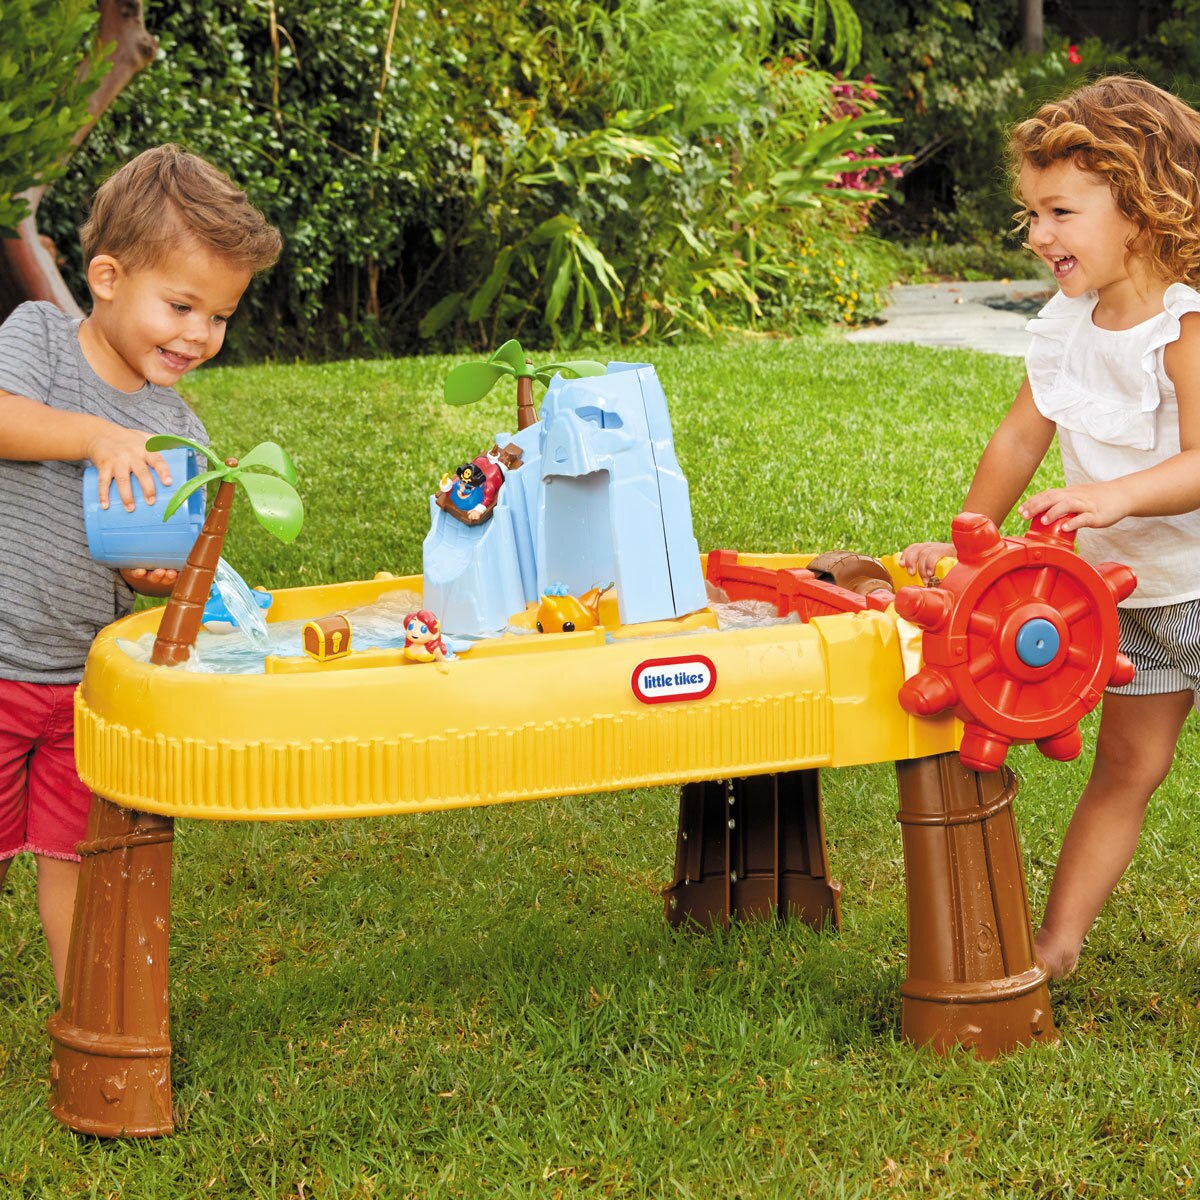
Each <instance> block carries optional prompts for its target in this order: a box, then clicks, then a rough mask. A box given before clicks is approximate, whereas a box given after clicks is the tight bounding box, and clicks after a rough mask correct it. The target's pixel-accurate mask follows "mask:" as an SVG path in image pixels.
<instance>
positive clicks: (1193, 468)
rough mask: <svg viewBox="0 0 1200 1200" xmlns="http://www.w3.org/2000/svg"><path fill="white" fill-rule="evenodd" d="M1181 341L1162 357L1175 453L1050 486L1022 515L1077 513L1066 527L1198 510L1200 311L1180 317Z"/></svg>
mask: <svg viewBox="0 0 1200 1200" xmlns="http://www.w3.org/2000/svg"><path fill="white" fill-rule="evenodd" d="M1179 324H1180V329H1179V339H1178V340H1177V341H1174V342H1172V343H1171V344H1170V345H1169V346H1168V347H1167V349H1166V352H1165V354H1164V355H1163V365H1164V367H1165V368H1166V372H1167V377H1168V378H1169V379H1170V380H1171V382H1172V383H1173V384H1174V385H1175V394H1176V396H1177V398H1178V401H1179V453H1178V454H1173V455H1172V456H1171V457H1170V458H1167V459H1164V460H1163V461H1162V462H1160V463H1156V464H1155V465H1154V466H1153V467H1147V468H1146V470H1144V471H1135V472H1134V473H1133V474H1132V475H1123V476H1122V477H1121V478H1120V479H1113V480H1110V481H1108V482H1106V483H1089V484H1081V485H1080V486H1078V487H1070V488H1052V489H1051V490H1050V491H1047V492H1039V493H1038V494H1037V495H1036V496H1030V498H1029V499H1028V500H1027V501H1026V502H1025V503H1024V504H1022V505H1021V516H1023V517H1025V518H1026V519H1032V518H1033V517H1035V516H1038V515H1039V514H1040V515H1041V518H1042V521H1043V522H1045V523H1046V524H1049V523H1050V522H1051V521H1054V520H1057V519H1058V518H1059V517H1061V516H1062V515H1063V514H1064V513H1075V516H1074V517H1072V518H1071V520H1069V521H1067V522H1065V523H1064V525H1063V528H1064V529H1082V528H1084V527H1085V526H1089V527H1093V528H1097V529H1103V528H1105V527H1106V526H1108V525H1115V524H1116V523H1117V522H1118V521H1120V520H1122V519H1123V518H1124V517H1167V516H1173V515H1175V514H1176V513H1185V512H1191V511H1192V510H1193V509H1195V508H1200V313H1185V314H1184V316H1183V317H1181V318H1180V322H1179Z"/></svg>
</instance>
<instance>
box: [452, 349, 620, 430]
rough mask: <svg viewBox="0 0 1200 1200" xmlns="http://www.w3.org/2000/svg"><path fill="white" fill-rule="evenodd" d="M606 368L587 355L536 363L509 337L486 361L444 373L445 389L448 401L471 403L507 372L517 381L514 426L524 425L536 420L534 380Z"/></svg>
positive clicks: (545, 381) (545, 380)
mask: <svg viewBox="0 0 1200 1200" xmlns="http://www.w3.org/2000/svg"><path fill="white" fill-rule="evenodd" d="M607 370H608V368H607V367H605V365H604V364H603V363H598V362H593V361H592V360H591V359H590V358H577V359H573V360H572V361H570V362H560V363H549V364H547V365H546V366H544V367H535V366H534V365H533V362H532V360H530V359H528V358H526V357H525V351H524V350H522V349H521V343H520V342H518V341H517V339H516V338H510V339H509V340H508V341H507V342H505V343H504V345H503V346H501V347H500V349H499V350H497V351H496V352H495V353H494V354H493V355H492V356H491V358H489V359H488V360H487V361H486V362H469V363H461V364H460V365H459V366H457V367H455V368H454V370H452V371H451V372H450V374H449V375H447V376H446V382H445V385H444V386H445V392H446V403H447V404H474V403H475V402H476V401H477V400H482V399H483V398H484V396H486V395H487V394H488V392H490V391H491V390H492V388H493V387H494V386H495V385H496V382H497V380H500V379H503V378H504V377H505V376H506V375H508V376H511V377H512V378H515V379H516V381H517V429H518V430H520V429H527V428H528V427H529V426H530V425H533V424H534V423H535V422H536V421H537V419H538V418H537V412H536V411H535V410H534V407H533V381H534V380H535V379H536V380H537V381H538V382H539V383H541V384H543V385H545V386H547V387H548V386H549V384H550V380H551V379H553V378H554V373H555V371H562V372H563V374H565V375H567V376H568V377H571V378H578V377H580V376H584V375H604V374H605V373H606V372H607Z"/></svg>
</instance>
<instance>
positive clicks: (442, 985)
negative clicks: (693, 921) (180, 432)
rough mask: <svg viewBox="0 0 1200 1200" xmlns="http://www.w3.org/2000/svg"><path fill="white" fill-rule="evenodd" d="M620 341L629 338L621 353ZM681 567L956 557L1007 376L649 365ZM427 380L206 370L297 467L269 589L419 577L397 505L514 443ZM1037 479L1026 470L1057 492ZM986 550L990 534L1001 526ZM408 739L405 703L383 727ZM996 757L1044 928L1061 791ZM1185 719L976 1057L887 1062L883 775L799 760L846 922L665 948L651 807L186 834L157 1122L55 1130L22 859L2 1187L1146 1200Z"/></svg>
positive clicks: (0, 1141) (1181, 1016)
mask: <svg viewBox="0 0 1200 1200" xmlns="http://www.w3.org/2000/svg"><path fill="white" fill-rule="evenodd" d="M624 356H625V357H628V356H629V355H628V353H626V354H625V355H624ZM650 357H651V358H652V361H653V362H654V363H655V365H656V366H657V368H658V371H659V374H660V377H661V379H662V382H663V386H664V387H665V389H666V392H667V396H668V400H669V402H670V405H671V412H672V418H673V422H674V430H675V440H676V447H677V450H678V454H679V458H680V460H681V462H682V464H683V468H684V470H685V472H686V473H687V476H688V479H689V481H690V485H691V497H692V507H693V515H694V521H695V531H696V536H697V538H698V540H699V542H700V545H701V547H702V548H713V547H732V548H735V549H744V550H763V551H766V550H790V549H793V548H796V549H801V550H809V551H818V550H832V549H850V550H859V551H863V552H867V553H886V552H890V551H894V550H897V549H899V548H900V547H901V546H903V545H904V544H906V543H907V542H909V541H912V540H915V539H917V538H920V537H931V536H942V537H944V536H946V533H947V530H948V527H949V522H950V519H951V517H952V516H953V515H954V513H955V511H956V505H957V503H958V501H959V500H960V499H961V497H962V495H963V493H964V492H965V489H966V486H967V483H968V481H969V478H970V474H971V471H972V469H973V466H974V463H975V461H976V460H977V458H978V455H979V452H980V451H981V449H982V447H983V444H984V442H985V440H986V438H987V435H988V433H989V432H990V430H991V429H992V428H993V427H994V425H995V424H996V422H997V421H998V420H999V418H1000V416H1001V414H1002V413H1003V411H1004V409H1005V407H1006V405H1007V403H1008V400H1009V398H1010V396H1011V394H1012V392H1013V391H1014V389H1015V387H1016V384H1017V383H1018V381H1019V378H1020V370H1021V368H1020V364H1019V363H1016V362H1014V361H1011V360H1004V359H999V358H993V357H989V356H984V355H975V354H970V353H966V352H957V351H935V350H926V349H920V348H916V347H899V346H853V345H846V344H840V343H836V342H831V341H826V340H819V339H813V340H792V341H775V340H763V341H760V342H753V343H736V344H733V345H725V346H716V345H714V346H701V347H694V346H693V347H686V348H679V349H663V350H656V351H653V352H652V353H651V355H650ZM451 361H452V360H449V359H412V360H406V361H399V362H371V363H345V364H339V365H332V366H312V367H307V366H294V367H256V368H243V369H229V370H211V371H206V372H204V373H203V374H202V375H201V376H199V377H197V378H196V379H195V381H194V383H193V384H192V385H191V394H192V396H193V397H194V399H195V401H196V404H197V408H198V409H199V411H200V413H201V415H202V416H203V418H204V420H205V421H206V423H207V424H208V428H209V431H210V433H211V435H212V437H213V440H214V441H215V443H216V444H217V446H218V447H219V448H221V449H222V450H224V451H225V452H226V453H230V452H233V453H244V452H245V451H246V450H247V449H249V447H250V446H251V445H252V444H253V443H254V442H256V441H258V440H261V439H263V438H268V437H270V438H275V439H277V440H279V441H280V442H282V443H283V444H284V445H285V446H287V447H288V448H289V449H290V450H291V451H292V452H293V454H294V455H295V458H296V461H297V464H298V466H299V469H300V472H301V476H302V482H301V490H302V492H303V494H304V496H305V499H306V503H307V506H308V511H309V518H308V524H307V526H306V528H305V531H304V533H303V534H302V535H301V537H300V539H299V540H298V541H297V543H296V544H295V545H294V546H292V547H281V546H279V545H278V544H277V543H274V542H272V541H271V539H270V538H269V537H268V536H267V535H266V534H265V532H263V531H262V530H260V529H259V528H258V527H257V525H256V523H255V522H254V520H253V518H252V517H251V516H250V513H249V510H248V508H247V507H246V506H245V502H244V500H238V501H237V503H236V509H235V514H234V522H235V528H234V531H233V532H232V534H231V536H230V538H229V542H228V545H227V557H228V558H229V560H230V561H231V562H232V563H233V564H234V565H235V566H236V567H238V569H239V570H240V571H241V572H242V573H243V574H244V575H245V576H246V577H247V579H248V581H249V582H251V583H263V584H267V585H271V586H286V585H295V584H304V583H317V582H322V581H327V580H339V579H352V578H361V577H369V576H370V575H371V574H373V573H374V572H375V571H376V570H379V569H386V570H391V571H395V572H398V573H407V572H418V571H419V570H420V566H421V541H422V539H423V537H424V535H425V532H426V529H427V526H428V518H427V496H428V494H429V493H430V491H431V490H432V488H433V486H434V485H435V483H436V481H437V479H438V478H439V476H440V475H441V474H442V472H443V471H444V470H446V469H451V468H453V467H454V466H455V465H456V464H457V463H458V462H460V461H463V460H464V459H466V458H469V457H471V456H472V455H474V454H475V453H478V452H479V451H480V450H482V449H485V448H486V447H487V446H488V445H489V444H490V442H491V439H492V436H493V434H494V433H496V432H497V431H501V430H505V431H510V430H511V428H512V422H513V412H514V404H513V401H512V399H511V395H510V393H509V392H507V391H502V392H501V393H500V394H498V395H496V396H495V397H494V398H489V399H488V400H487V401H486V402H484V403H483V404H481V405H478V406H475V407H473V408H464V409H449V408H446V407H445V406H443V405H442V404H441V402H440V382H441V378H442V376H443V374H444V373H445V371H446V369H447V368H448V367H449V366H450V365H451ZM1057 475H1058V467H1057V462H1056V461H1055V462H1051V463H1050V464H1049V465H1048V466H1047V467H1045V468H1044V469H1043V472H1042V474H1041V475H1040V476H1039V480H1038V481H1037V482H1038V483H1040V484H1042V485H1045V484H1048V483H1050V482H1053V481H1054V480H1055V479H1056V478H1057ZM1011 529H1012V531H1013V532H1016V531H1017V529H1018V526H1017V525H1015V524H1014V525H1013V526H1012V527H1011ZM397 719H398V720H400V719H402V714H399V713H398V714H397ZM1085 734H1086V738H1085V740H1086V749H1085V754H1084V757H1083V758H1082V759H1081V760H1079V761H1078V762H1076V763H1073V764H1068V765H1062V764H1054V763H1050V762H1047V761H1046V760H1044V759H1042V758H1041V757H1040V756H1039V755H1038V754H1037V753H1036V752H1034V751H1031V750H1030V749H1028V748H1019V749H1017V750H1015V751H1014V752H1013V753H1012V754H1010V757H1009V761H1010V763H1013V764H1014V765H1015V766H1016V768H1017V770H1018V771H1019V773H1020V774H1021V777H1022V780H1023V785H1022V791H1021V795H1020V798H1019V800H1018V803H1017V819H1018V822H1019V826H1020V828H1021V831H1022V836H1023V839H1024V849H1025V855H1026V864H1027V873H1028V881H1029V887H1030V892H1031V898H1032V902H1033V906H1034V910H1035V913H1037V912H1040V910H1041V907H1042V904H1043V903H1044V900H1045V895H1046V889H1047V886H1048V883H1049V879H1050V875H1051V871H1052V869H1053V864H1054V860H1055V856H1056V854H1057V851H1058V847H1059V844H1060V842H1061V839H1062V835H1063V832H1064V829H1065V827H1066V822H1067V820H1068V817H1069V816H1070V812H1071V808H1072V805H1073V803H1074V799H1075V797H1076V795H1077V794H1078V791H1079V789H1080V787H1081V786H1082V783H1083V780H1084V778H1085V777H1086V771H1087V765H1088V762H1089V760H1090V751H1091V744H1092V741H1093V739H1094V735H1095V722H1094V720H1089V721H1088V722H1087V725H1086V730H1085ZM1198 749H1200V747H1198V746H1197V738H1196V729H1195V722H1194V721H1193V722H1192V723H1190V725H1189V728H1188V730H1187V733H1186V735H1185V740H1184V743H1183V745H1182V746H1181V748H1180V753H1179V761H1178V765H1177V768H1176V770H1175V772H1174V774H1173V775H1172V777H1171V778H1170V779H1169V780H1168V782H1167V783H1166V784H1165V785H1164V787H1163V788H1162V789H1161V791H1160V793H1159V794H1158V796H1157V797H1156V800H1155V802H1154V804H1153V806H1152V808H1151V812H1150V815H1149V818H1148V820H1147V825H1146V832H1145V834H1144V836H1143V840H1142V846H1141V849H1140V851H1139V854H1138V856H1137V858H1136V860H1135V862H1134V864H1133V866H1132V867H1131V868H1130V870H1129V872H1128V874H1127V875H1126V878H1125V879H1124V880H1123V881H1122V883H1121V885H1120V887H1119V889H1118V891H1117V893H1116V895H1115V896H1114V898H1113V900H1112V901H1111V902H1110V904H1109V906H1108V907H1107V908H1106V909H1105V911H1104V913H1103V914H1102V916H1101V919H1100V922H1099V924H1098V925H1097V927H1096V929H1095V930H1094V931H1093V933H1092V936H1091V938H1090V939H1089V942H1088V945H1087V947H1086V948H1085V951H1084V956H1083V959H1082V961H1081V963H1080V967H1079V969H1078V971H1077V972H1076V973H1075V975H1074V976H1072V977H1071V978H1070V979H1069V980H1067V981H1066V982H1064V983H1061V984H1058V985H1055V986H1054V987H1053V989H1052V993H1053V997H1054V1003H1055V1015H1056V1018H1057V1022H1058V1025H1059V1028H1060V1029H1061V1031H1062V1033H1063V1040H1062V1042H1061V1044H1060V1045H1058V1046H1055V1047H1049V1048H1035V1049H1032V1050H1029V1051H1026V1052H1022V1053H1018V1054H1014V1055H1012V1056H1011V1057H1009V1058H1007V1059H1005V1060H1003V1061H1001V1062H997V1063H993V1064H984V1063H980V1062H977V1061H976V1060H975V1059H974V1058H973V1057H971V1056H970V1055H968V1054H957V1055H954V1056H951V1057H949V1058H946V1059H938V1058H935V1057H934V1056H933V1055H931V1054H930V1053H928V1052H927V1051H925V1050H922V1049H917V1048H913V1047H911V1046H908V1045H906V1044H904V1043H903V1042H901V1040H900V1004H899V996H898V987H899V985H900V982H901V980H902V979H903V977H904V954H905V911H904V881H903V863H902V856H901V849H900V835H899V829H898V827H897V825H896V822H895V819H894V818H895V810H896V788H895V781H894V777H893V775H892V773H891V770H890V768H888V767H885V766H878V767H869V768H861V769H855V770H842V771H836V772H833V771H831V772H827V773H826V775H825V777H824V788H825V814H826V824H827V833H828V838H829V846H830V856H831V860H832V865H833V870H834V874H835V875H836V876H837V877H839V878H840V879H841V880H842V881H843V883H844V885H845V892H844V895H843V901H842V913H843V918H844V920H843V928H842V929H841V931H840V932H837V933H832V932H826V933H816V932H814V931H813V930H811V929H809V928H808V927H806V926H804V925H801V924H798V923H795V924H788V925H786V926H781V927H768V926H763V925H757V926H747V927H743V928H738V929H736V930H734V931H732V932H730V933H725V934H721V933H717V934H695V933H690V934H689V933H676V932H673V931H672V930H670V929H669V928H668V926H667V925H666V923H665V921H664V919H663V911H662V900H661V897H660V890H661V888H662V887H663V886H665V885H666V884H667V883H669V882H670V873H671V867H672V860H673V851H674V839H675V819H676V810H677V796H676V793H675V792H674V791H673V790H671V789H657V790H645V791H636V792H630V793H620V794H609V795H605V794H598V795H594V796H584V797H576V798H573V799H569V800H558V801H541V802H537V803H529V804H524V805H516V806H508V807H494V808H485V809H475V810H467V811H459V812H452V813H431V814H425V815H420V816H412V817H394V818H388V819H372V820H361V821H355V822H330V823H311V824H304V823H293V824H267V823H258V824H231V823H205V822H200V821H182V822H180V823H179V825H178V826H177V829H176V855H175V876H174V904H173V920H174V924H173V930H172V947H171V954H172V961H173V980H172V989H171V1004H172V1023H173V1024H172V1040H173V1043H174V1048H175V1053H174V1061H173V1069H174V1084H175V1100H176V1105H177V1110H178V1111H177V1116H178V1132H177V1134H176V1136H175V1137H174V1138H172V1139H168V1140H164V1141H158V1142H148V1143H122V1142H107V1141H100V1140H95V1139H91V1138H85V1137H77V1136H75V1135H73V1134H71V1133H70V1132H68V1131H67V1130H65V1129H64V1128H62V1127H61V1126H59V1125H58V1124H57V1123H56V1122H55V1121H54V1120H53V1118H51V1117H50V1115H49V1113H48V1111H47V1109H46V1075H47V1066H48V1054H49V1048H48V1041H47V1036H46V1032H45V1023H46V1019H47V1018H48V1017H49V1016H50V1014H51V1012H52V1010H53V998H52V997H53V986H52V983H51V978H50V971H49V964H48V960H47V957H46V954H45V950H44V946H43V942H42V938H41V933H40V929H39V927H38V923H37V917H36V911H35V902H34V892H33V878H32V871H31V870H30V869H29V866H28V864H26V863H24V862H22V863H20V864H18V866H17V867H16V868H14V870H13V871H12V873H11V875H10V886H9V888H8V890H7V891H6V892H5V893H4V895H3V896H2V897H0V922H2V925H0V928H2V931H3V932H2V935H0V989H2V992H0V994H2V995H3V996H4V997H5V1001H6V1003H5V1005H4V1013H3V1016H2V1017H0V1028H2V1029H3V1035H2V1036H0V1067H2V1071H3V1100H2V1101H0V1105H2V1107H0V1112H2V1113H3V1120H2V1121H0V1200H7V1198H8V1197H29V1198H37V1200H42V1198H44V1197H76V1196H81V1197H117V1196H121V1197H124V1198H125V1200H140V1198H142V1197H146V1198H163V1200H176V1198H183V1197H209V1196H213V1197H279V1198H282V1197H297V1198H308V1197H356V1198H363V1200H366V1198H368V1197H388V1198H390V1197H405V1196H412V1197H452V1196H461V1197H467V1198H475V1197H492V1196H497V1197H498V1196H505V1197H525V1196H545V1197H552V1198H554V1197H564V1198H565V1197H574V1196H603V1197H654V1198H659V1197H663V1198H667V1197H671V1198H676V1197H678V1198H694V1200H713V1198H724V1200H733V1198H734V1197H740V1198H742V1200H750V1198H752V1197H754V1198H757V1197H801V1196H815V1197H860V1196H862V1197H865V1196H911V1195H941V1196H954V1197H975V1196H978V1197H997V1196H1012V1197H1028V1196H1039V1197H1045V1196H1063V1197H1066V1196H1068V1195H1069V1196H1118V1195H1119V1196H1130V1197H1145V1196H1173V1195H1177V1194H1185V1193H1188V1192H1189V1189H1190V1188H1191V1187H1192V1185H1193V1183H1194V1181H1195V1179H1196V1176H1197V1174H1198V1173H1200V1166H1198V1165H1197V1164H1198V1159H1197V1154H1196V1147H1197V1128H1198V1124H1200V1121H1198V1117H1200V1071H1198V1070H1197V1060H1196V1045H1197V1034H1198V1032H1200V922H1198V920H1197V917H1198V914H1200V867H1198V865H1197V863H1198V857H1197V855H1196V852H1195V834H1194V829H1195V824H1196V816H1197V801H1196V796H1195V790H1196V783H1197V779H1198V777H1200V773H1198V771H1197V768H1196V767H1195V765H1194V764H1195V762H1196V757H1197V750H1198Z"/></svg>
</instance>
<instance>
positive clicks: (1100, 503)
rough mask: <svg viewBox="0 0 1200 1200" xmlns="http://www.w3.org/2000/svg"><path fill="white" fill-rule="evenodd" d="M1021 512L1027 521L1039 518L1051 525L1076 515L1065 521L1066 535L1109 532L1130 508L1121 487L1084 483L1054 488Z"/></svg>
mask: <svg viewBox="0 0 1200 1200" xmlns="http://www.w3.org/2000/svg"><path fill="white" fill-rule="evenodd" d="M1017 511H1018V512H1019V513H1020V514H1021V516H1023V517H1024V518H1025V520H1027V521H1031V522H1032V521H1033V519H1034V518H1035V517H1037V518H1039V519H1040V523H1041V524H1043V525H1050V524H1052V523H1053V522H1054V521H1057V520H1058V519H1059V517H1065V516H1067V515H1068V514H1074V515H1073V516H1071V519H1070V520H1069V521H1064V522H1063V526H1062V527H1063V532H1065V533H1069V532H1070V531H1071V530H1073V529H1106V528H1107V527H1108V526H1109V525H1115V524H1116V523H1117V522H1118V521H1120V520H1121V519H1122V518H1124V517H1127V516H1129V505H1128V503H1127V502H1126V500H1125V495H1124V493H1123V491H1122V490H1121V488H1119V487H1117V486H1116V485H1115V484H1113V483H1081V484H1079V485H1077V486H1076V487H1064V488H1050V490H1049V491H1045V492H1038V494H1037V495H1036V496H1030V497H1029V499H1028V500H1026V501H1024V502H1023V503H1022V504H1021V505H1020V507H1019V508H1018V509H1017Z"/></svg>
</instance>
